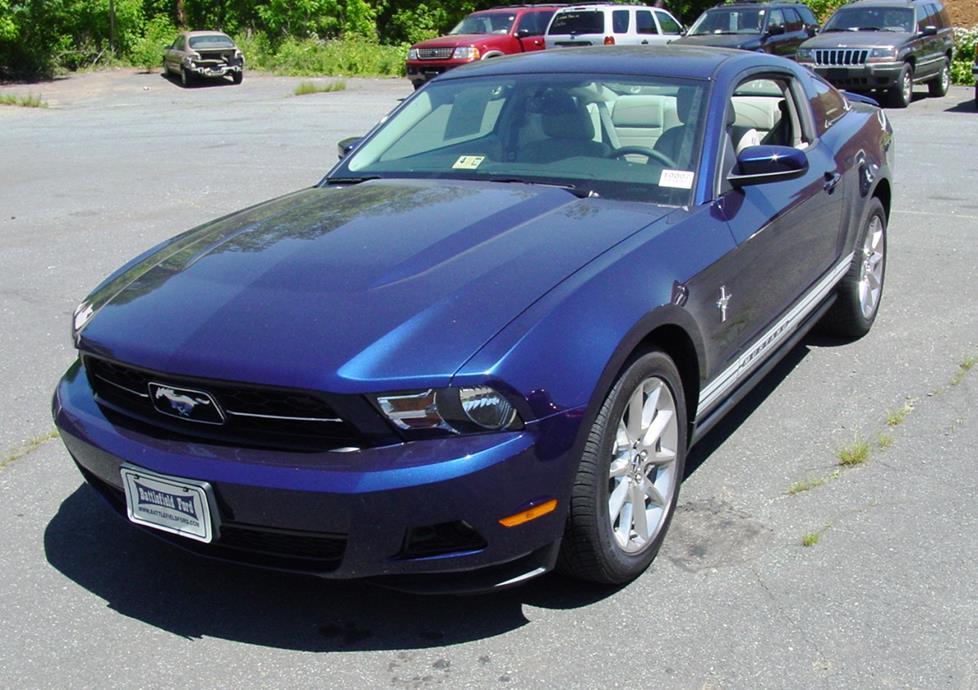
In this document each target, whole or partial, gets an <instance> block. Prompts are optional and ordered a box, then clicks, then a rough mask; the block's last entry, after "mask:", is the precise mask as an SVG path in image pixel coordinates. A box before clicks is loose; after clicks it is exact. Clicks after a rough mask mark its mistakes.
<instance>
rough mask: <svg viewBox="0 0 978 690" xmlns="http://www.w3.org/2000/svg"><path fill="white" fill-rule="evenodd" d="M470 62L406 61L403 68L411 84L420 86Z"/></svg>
mask: <svg viewBox="0 0 978 690" xmlns="http://www.w3.org/2000/svg"><path fill="white" fill-rule="evenodd" d="M470 62H472V60H408V61H407V63H406V64H405V68H406V70H407V78H408V79H410V80H411V83H412V84H414V85H415V86H420V85H421V84H424V83H425V82H427V81H429V80H431V79H434V78H435V77H437V76H438V75H439V74H441V73H443V72H447V71H448V70H450V69H453V68H455V67H461V66H462V65H467V64H469V63H470Z"/></svg>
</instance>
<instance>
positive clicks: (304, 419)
mask: <svg viewBox="0 0 978 690" xmlns="http://www.w3.org/2000/svg"><path fill="white" fill-rule="evenodd" d="M224 411H225V412H227V413H228V414H229V415H231V416H233V417H253V418H255V419H281V420H285V421H287V422H328V423H330V424H342V423H343V420H342V419H340V418H338V417H288V416H285V415H277V414H255V413H254V412H235V411H234V410H224Z"/></svg>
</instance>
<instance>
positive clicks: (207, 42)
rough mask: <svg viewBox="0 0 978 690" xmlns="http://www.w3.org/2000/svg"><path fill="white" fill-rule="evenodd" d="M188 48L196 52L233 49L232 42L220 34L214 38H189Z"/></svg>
mask: <svg viewBox="0 0 978 690" xmlns="http://www.w3.org/2000/svg"><path fill="white" fill-rule="evenodd" d="M190 47H191V48H194V49H197V50H200V49H207V48H233V47H234V41H232V40H231V39H230V38H228V37H227V36H222V35H220V34H217V35H214V36H191V37H190Z"/></svg>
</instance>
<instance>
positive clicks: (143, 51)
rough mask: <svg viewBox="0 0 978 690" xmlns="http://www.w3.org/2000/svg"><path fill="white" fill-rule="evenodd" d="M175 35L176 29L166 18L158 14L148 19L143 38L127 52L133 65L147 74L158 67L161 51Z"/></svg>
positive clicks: (161, 57) (161, 56)
mask: <svg viewBox="0 0 978 690" xmlns="http://www.w3.org/2000/svg"><path fill="white" fill-rule="evenodd" d="M176 34H177V28H176V27H175V26H173V23H172V22H171V21H170V18H169V17H168V16H166V15H164V14H158V15H156V16H155V17H153V18H152V19H150V20H149V21H148V22H146V29H145V32H144V33H143V36H142V37H141V38H140V39H139V40H138V41H136V42H135V44H134V45H133V47H132V50H131V51H130V52H129V57H130V59H131V60H132V62H133V64H135V65H138V66H139V67H142V68H143V69H145V70H146V71H147V72H149V71H150V70H152V69H154V68H156V67H159V66H160V62H162V60H163V50H164V49H165V48H166V47H167V46H168V45H170V43H171V42H172V41H173V37H174V36H176Z"/></svg>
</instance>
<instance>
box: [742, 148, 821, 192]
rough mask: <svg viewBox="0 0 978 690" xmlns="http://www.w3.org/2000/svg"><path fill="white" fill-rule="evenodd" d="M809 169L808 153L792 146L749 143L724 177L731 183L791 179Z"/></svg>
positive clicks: (744, 183)
mask: <svg viewBox="0 0 978 690" xmlns="http://www.w3.org/2000/svg"><path fill="white" fill-rule="evenodd" d="M806 172H808V156H806V155H805V152H804V151H799V150H798V149H796V148H792V147H791V146H748V147H747V148H745V149H744V150H743V151H741V152H740V154H739V155H738V156H737V167H736V168H735V169H734V172H732V173H731V174H730V175H729V176H728V177H727V179H728V180H729V181H730V184H732V185H733V186H734V187H748V186H750V185H755V184H767V183H768V182H781V181H784V180H793V179H795V178H796V177H801V176H802V175H804V174H805V173H806Z"/></svg>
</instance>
